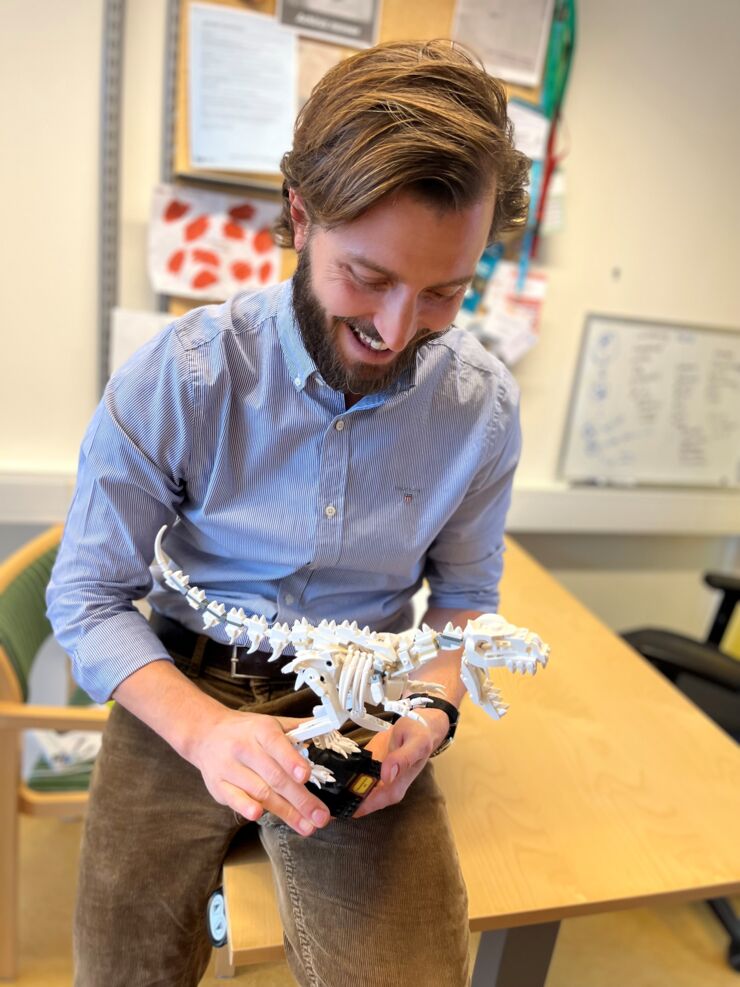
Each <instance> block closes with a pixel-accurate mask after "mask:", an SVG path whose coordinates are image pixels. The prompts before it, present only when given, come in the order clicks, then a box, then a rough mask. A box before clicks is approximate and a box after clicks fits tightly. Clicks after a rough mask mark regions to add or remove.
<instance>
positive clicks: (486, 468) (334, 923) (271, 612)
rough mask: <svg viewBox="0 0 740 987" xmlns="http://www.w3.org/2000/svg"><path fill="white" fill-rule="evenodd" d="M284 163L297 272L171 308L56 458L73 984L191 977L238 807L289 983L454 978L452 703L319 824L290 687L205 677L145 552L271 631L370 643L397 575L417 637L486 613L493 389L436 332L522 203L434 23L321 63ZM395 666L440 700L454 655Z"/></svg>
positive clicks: (497, 408) (506, 141)
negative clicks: (441, 758)
mask: <svg viewBox="0 0 740 987" xmlns="http://www.w3.org/2000/svg"><path fill="white" fill-rule="evenodd" d="M282 170H283V175H284V186H283V212H282V216H281V219H280V222H279V224H278V229H277V231H276V236H277V238H278V240H279V242H280V243H281V244H282V245H284V246H293V247H295V249H296V251H297V253H298V258H299V259H298V268H297V271H296V274H295V276H294V277H293V278H292V280H291V281H288V282H285V283H283V284H280V285H278V286H276V287H274V288H269V289H267V290H265V291H261V292H258V293H247V292H244V293H241V294H238V295H237V296H235V297H234V298H232V299H231V300H230V301H228V302H226V303H225V304H223V305H218V306H206V307H204V308H200V309H196V310H194V311H192V312H190V313H189V314H187V315H186V316H184V317H182V318H180V319H177V320H175V321H174V322H173V323H172V324H171V325H170V326H169V327H168V328H166V329H165V330H164V331H163V332H162V333H161V334H160V335H158V336H157V337H156V338H154V339H153V340H152V341H151V342H150V343H148V344H147V345H146V346H144V347H143V348H142V349H141V350H140V351H139V352H138V353H137V354H136V355H135V356H134V357H133V358H132V359H131V360H130V361H129V362H128V363H127V364H126V365H125V366H124V367H123V368H122V369H121V370H120V371H119V372H117V373H116V374H115V375H114V376H113V377H112V379H111V380H110V382H109V384H108V386H107V388H106V391H105V395H104V397H103V399H102V401H101V404H100V406H99V407H98V409H97V411H96V413H95V416H94V418H93V421H92V423H91V425H90V427H89V430H88V432H87V434H86V436H85V439H84V442H83V445H82V452H81V458H80V468H79V475H78V482H77V489H76V493H75V496H74V500H73V503H72V506H71V509H70V513H69V517H68V519H67V524H66V529H65V534H64V539H63V542H62V546H61V550H60V554H59V558H58V561H57V564H56V567H55V569H54V573H53V578H52V582H51V585H50V588H49V594H48V599H49V613H50V617H51V619H52V622H53V625H54V627H55V632H56V634H57V636H58V638H59V640H60V641H61V642H62V644H63V646H64V647H65V648H66V649H67V650H68V652H69V654H70V655H71V658H72V663H73V668H74V673H75V676H76V678H77V680H78V682H79V683H80V684H81V685H82V686H83V687H84V688H85V689H86V690H87V691H88V693H89V694H90V695H91V696H92V697H93V698H94V699H96V700H98V701H105V700H107V699H109V698H110V697H111V696H112V697H113V698H114V699H115V700H116V705H115V706H114V708H113V710H112V715H111V717H110V721H109V724H108V727H107V730H106V733H105V737H104V742H103V749H102V752H101V754H100V756H99V759H98V762H97V765H96V770H95V776H94V780H93V785H92V791H91V802H90V808H89V813H88V818H87V822H86V828H85V836H84V841H83V853H82V862H81V870H80V882H79V889H78V903H77V910H76V917H75V961H76V983H77V984H78V985H85V987H87V985H89V987H92V985H100V984H105V985H106V987H111V985H115V984H121V985H125V987H132V985H134V984H137V985H139V984H141V985H144V984H148V985H154V984H157V985H163V984H172V985H175V984H177V985H186V984H187V985H189V984H196V983H197V982H198V980H199V979H200V978H201V976H202V975H203V972H204V970H205V967H206V965H207V962H208V958H209V954H210V943H209V941H208V938H207V935H206V930H205V923H204V912H205V903H206V901H207V899H208V896H209V894H210V892H211V891H212V890H213V888H214V887H215V886H216V884H217V883H218V880H219V874H220V869H221V865H222V862H223V859H224V856H225V854H226V852H227V850H228V847H229V845H230V843H231V842H232V840H233V839H234V837H235V836H236V835H237V834H238V833H239V832H240V831H241V830H242V829H243V828H244V827H245V826H248V825H251V824H253V823H255V822H256V823H258V826H257V827H255V828H256V829H258V831H259V837H260V839H261V840H262V842H263V844H264V846H265V849H266V850H267V853H268V854H269V857H270V860H271V862H272V865H273V869H274V874H275V880H276V884H277V888H278V900H279V905H280V911H281V916H282V920H283V924H284V928H285V946H286V952H287V959H288V962H289V964H290V967H291V970H292V971H293V974H294V976H295V978H296V980H297V981H298V982H299V983H300V984H302V985H312V987H317V985H327V987H329V985H332V987H346V985H347V984H350V983H356V984H359V985H362V987H381V985H390V984H395V983H398V979H399V969H403V970H407V971H413V976H414V978H415V979H416V980H418V982H420V983H423V984H434V985H437V987H447V985H450V987H458V985H463V984H465V983H466V979H467V947H468V928H467V903H466V895H465V888H464V885H463V882H462V878H461V875H460V872H459V867H458V863H457V857H456V853H455V849H454V845H453V842H452V839H451V835H450V830H449V825H448V822H447V818H446V814H445V809H444V803H443V799H442V796H441V794H440V792H439V790H438V788H437V786H436V784H435V781H434V774H433V770H432V767H431V765H430V763H429V759H430V757H431V756H432V755H433V754H434V753H435V751H436V750H437V749H438V748H439V747H441V746H442V745H443V744H444V743H445V741H446V739H447V737H448V735H449V733H450V727H451V723H450V720H451V716H450V713H449V712H446V711H444V710H443V709H441V708H433V707H429V708H424V709H421V710H420V716H421V717H422V719H423V721H424V722H423V723H420V722H414V721H413V720H411V719H408V718H402V719H400V720H399V721H398V722H397V723H396V724H395V725H394V726H393V727H392V728H391V729H389V730H386V731H384V732H382V733H379V734H376V735H373V736H372V737H370V738H369V739H368V738H367V737H365V738H364V740H365V741H367V747H368V749H369V750H370V751H371V753H372V754H373V756H374V757H375V758H376V759H377V760H379V761H381V762H382V770H381V781H380V783H379V784H378V785H377V786H376V788H375V789H374V790H373V791H372V792H371V793H370V795H368V797H367V798H366V800H365V801H364V802H363V803H362V805H361V807H360V808H359V809H358V811H357V812H356V814H355V816H354V818H350V819H334V818H330V816H329V813H328V811H327V809H326V806H325V805H324V804H323V802H322V801H321V800H320V799H318V798H317V797H316V795H315V794H314V791H315V790H314V791H312V789H311V787H310V786H309V787H306V785H305V782H306V781H307V778H308V773H309V767H308V764H307V762H306V760H305V759H304V758H303V757H302V756H301V755H300V754H299V753H298V752H297V750H296V749H295V747H294V746H293V745H292V744H291V743H290V742H289V740H288V739H287V738H286V736H285V733H286V731H288V730H290V729H291V728H292V727H294V726H296V725H298V724H299V723H301V722H304V721H305V719H306V718H308V717H310V716H311V709H312V706H313V704H314V703H315V696H314V695H313V693H310V692H307V691H306V690H301V691H299V692H294V691H293V687H292V682H291V681H290V680H289V679H288V677H286V676H284V675H281V673H280V668H279V667H278V668H277V669H276V668H275V667H274V666H273V665H268V664H267V656H266V655H265V654H261V653H260V652H257V653H256V654H252V655H247V654H245V653H244V652H246V649H241V650H242V652H243V653H242V654H240V659H241V661H240V671H241V673H242V675H241V677H239V678H233V677H232V676H231V674H230V671H229V669H230V657H231V647H230V646H229V645H228V643H227V640H226V635H225V631H224V628H223V627H221V626H217V627H214V628H212V629H210V630H209V631H208V634H207V635H206V634H204V633H203V629H202V626H201V623H200V615H199V614H198V613H196V612H194V611H193V610H192V609H191V608H190V607H189V606H188V604H187V602H186V600H185V599H184V598H183V597H182V596H178V595H176V594H174V593H172V592H171V591H169V590H167V589H166V588H165V587H164V586H163V584H162V577H161V573H160V572H159V571H158V569H157V568H156V567H153V568H152V569H151V571H150V568H149V566H150V562H151V556H152V546H153V543H154V539H155V535H156V532H157V531H158V529H159V528H160V527H161V526H162V525H164V524H171V523H172V522H174V521H176V524H175V526H174V528H172V530H171V532H170V534H169V536H168V540H167V550H168V552H171V554H172V555H173V557H174V558H176V559H177V560H178V563H179V564H180V565H182V566H183V568H184V569H185V570H186V571H187V572H188V573H189V574H190V575H191V577H192V579H193V581H194V582H195V583H197V584H198V586H200V587H203V588H204V589H206V591H207V593H208V596H210V597H216V598H218V599H219V600H220V601H222V602H224V603H225V604H226V605H227V606H229V605H234V606H237V607H238V606H241V607H243V608H244V609H245V610H246V611H247V612H253V613H256V614H262V615H264V617H265V618H266V619H267V621H268V622H269V623H272V622H274V621H286V622H288V623H292V622H293V621H294V620H296V619H299V618H301V617H306V618H307V619H308V620H309V621H310V622H312V623H318V622H319V621H320V620H321V619H323V618H327V619H335V620H337V621H341V620H344V619H350V620H357V621H358V622H359V623H360V625H365V624H367V625H369V626H370V627H371V628H372V629H373V630H378V631H382V630H385V631H400V630H403V629H405V628H407V627H408V626H409V622H410V620H411V608H410V604H411V599H412V597H413V596H414V594H415V593H416V591H417V590H418V589H419V588H420V586H421V585H422V582H423V581H424V580H427V581H428V584H429V587H430V590H431V596H430V600H429V610H428V612H427V613H426V615H425V618H424V619H425V620H426V622H427V623H429V624H431V625H432V626H434V627H442V626H443V625H444V624H445V623H446V622H447V621H448V620H451V621H452V622H453V623H454V624H460V623H463V624H464V622H465V621H466V620H467V619H468V618H472V617H475V616H477V615H478V614H480V613H482V612H486V611H495V610H496V608H497V603H498V582H499V578H500V574H501V568H502V554H503V529H504V519H505V514H506V510H507V508H508V504H509V500H510V496H511V483H512V476H513V473H514V469H515V466H516V463H517V459H518V456H519V448H520V434H519V425H518V415H517V390H516V386H515V385H514V383H513V381H512V379H511V377H510V375H509V374H508V373H507V371H506V370H505V368H504V367H503V366H502V365H501V364H500V363H499V362H498V361H496V360H495V359H494V358H493V357H492V356H490V355H489V354H488V353H487V352H486V351H485V350H484V349H483V348H482V347H481V346H480V345H479V344H478V343H477V342H476V341H475V340H474V339H473V338H471V337H470V336H469V335H467V334H466V333H464V332H462V331H460V330H458V329H456V328H454V326H453V322H454V319H455V316H456V313H457V311H458V309H459V307H460V304H461V302H462V299H463V296H464V294H465V289H466V286H467V285H468V284H469V282H470V281H471V279H472V277H473V275H474V272H475V268H476V262H477V261H478V258H479V257H480V255H481V253H482V251H483V250H484V249H485V247H486V245H487V244H489V243H491V242H492V241H493V240H495V239H496V238H497V237H498V236H499V234H500V233H501V231H502V230H504V229H507V228H511V227H514V226H517V225H521V224H522V223H523V222H524V219H525V216H526V208H527V198H526V192H525V191H524V187H525V184H526V174H527V161H526V159H525V158H524V156H523V155H521V154H520V153H518V152H517V151H516V150H515V149H514V147H513V141H512V130H511V125H510V123H509V122H508V120H507V116H506V98H505V93H504V90H503V87H502V86H501V85H500V84H499V83H497V82H496V81H495V80H493V79H491V78H490V77H489V76H488V75H487V74H486V73H485V72H484V71H483V69H482V68H481V67H480V66H479V65H478V64H477V63H476V62H475V60H474V59H473V58H471V57H470V56H469V55H468V54H467V53H465V52H464V51H463V50H461V49H460V48H459V47H457V46H455V45H453V44H452V43H450V42H444V41H440V42H429V43H393V44H388V45H380V46H378V47H376V48H373V49H369V50H367V51H363V52H361V53H358V54H356V55H354V56H353V57H351V58H349V59H347V60H346V61H344V62H342V63H340V64H339V65H338V66H337V67H336V68H334V69H333V70H332V71H331V72H329V73H328V75H327V76H325V78H324V79H323V80H322V81H321V82H320V83H319V85H318V86H317V87H316V89H315V90H314V92H313V94H312V96H311V98H310V100H309V101H308V103H307V104H306V106H305V107H304V109H303V110H302V112H301V114H300V116H299V118H298V120H297V123H296V128H295V140H294V145H293V149H292V150H291V151H290V152H288V153H287V154H286V155H285V157H284V159H283V163H282ZM145 596H147V597H148V600H149V603H150V604H151V608H152V617H151V620H150V621H147V620H145V619H144V617H142V616H141V614H140V613H139V612H138V611H137V610H136V608H135V607H134V606H133V601H134V600H137V599H140V598H142V597H145ZM245 675H246V677H244V676H245ZM424 677H425V679H428V680H433V681H435V682H438V683H440V684H441V685H443V686H444V687H445V689H446V695H447V700H448V702H449V703H451V704H453V705H454V706H457V705H459V703H460V700H461V698H462V693H463V687H462V685H461V683H460V679H459V654H458V653H455V652H445V653H444V654H443V656H442V657H440V658H438V659H436V660H435V661H434V662H433V663H432V664H430V665H428V666H425V669H424ZM450 756H454V755H450Z"/></svg>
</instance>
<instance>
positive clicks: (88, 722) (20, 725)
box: [0, 702, 110, 730]
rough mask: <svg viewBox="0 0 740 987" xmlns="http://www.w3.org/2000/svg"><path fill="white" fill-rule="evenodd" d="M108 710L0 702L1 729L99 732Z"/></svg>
mask: <svg viewBox="0 0 740 987" xmlns="http://www.w3.org/2000/svg"><path fill="white" fill-rule="evenodd" d="M109 712H110V711H109V710H108V709H98V708H97V707H94V706H93V707H90V706H34V705H31V704H29V703H13V702H0V730H102V729H103V728H104V727H105V723H106V721H107V719H108V714H109Z"/></svg>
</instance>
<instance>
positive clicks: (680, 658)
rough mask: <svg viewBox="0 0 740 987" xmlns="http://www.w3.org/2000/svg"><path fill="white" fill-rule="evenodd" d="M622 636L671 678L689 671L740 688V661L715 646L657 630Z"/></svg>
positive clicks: (646, 629) (727, 687)
mask: <svg viewBox="0 0 740 987" xmlns="http://www.w3.org/2000/svg"><path fill="white" fill-rule="evenodd" d="M622 637H623V638H624V640H625V641H626V642H627V644H629V645H631V646H632V647H633V648H634V649H635V651H639V653H640V654H641V655H642V656H643V657H644V658H647V659H648V661H650V662H652V663H654V664H655V665H657V666H658V668H660V670H661V671H663V672H666V674H668V675H669V677H670V678H675V674H677V673H679V672H688V673H689V674H691V675H696V676H697V677H698V678H701V679H705V680H706V681H708V682H712V683H714V684H715V685H720V686H723V687H724V688H726V689H735V690H738V689H740V662H738V661H735V660H734V659H733V658H729V657H728V656H727V655H723V654H722V652H721V651H719V650H718V649H717V648H715V647H714V646H713V645H711V644H703V643H701V642H699V641H694V640H693V639H692V638H690V637H684V636H683V635H682V634H673V633H672V632H671V631H663V630H658V629H657V628H653V627H641V628H640V629H639V630H634V631H627V632H626V633H625V634H623V635H622ZM671 672H673V673H674V674H670V673H671Z"/></svg>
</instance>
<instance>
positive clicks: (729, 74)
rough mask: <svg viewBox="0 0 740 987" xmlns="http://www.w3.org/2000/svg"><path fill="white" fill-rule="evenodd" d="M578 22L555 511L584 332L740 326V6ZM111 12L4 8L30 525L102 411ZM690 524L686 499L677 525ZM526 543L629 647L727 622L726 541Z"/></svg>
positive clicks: (10, 334) (545, 455)
mask: <svg viewBox="0 0 740 987" xmlns="http://www.w3.org/2000/svg"><path fill="white" fill-rule="evenodd" d="M386 2H387V3H393V2H401V0H386ZM578 7H579V28H578V49H577V54H576V59H575V65H574V69H573V73H572V77H571V84H570V90H569V94H568V100H567V106H566V113H565V120H564V127H563V130H562V137H561V142H562V143H563V144H564V145H566V146H567V147H568V148H569V153H568V157H567V159H566V164H565V168H566V175H567V183H568V200H567V206H566V217H567V225H566V228H565V230H564V232H563V233H561V234H558V235H557V236H554V237H552V238H551V240H550V241H549V242H548V243H547V244H546V247H545V251H544V259H545V260H546V261H547V267H548V271H549V273H550V289H549V296H548V299H547V304H546V309H545V316H544V323H543V327H542V340H541V343H540V345H539V347H538V348H537V349H536V350H535V351H533V353H532V354H531V355H529V356H528V357H527V358H526V359H525V360H524V361H523V362H522V363H521V364H520V365H519V366H518V367H517V368H516V372H517V376H518V378H519V380H520V383H521V385H522V391H523V422H524V431H525V449H524V456H523V461H522V465H521V468H520V472H519V478H518V486H519V488H520V489H531V488H536V489H539V490H542V491H544V496H545V497H546V496H547V491H549V490H550V489H556V488H557V485H558V480H557V476H556V464H557V458H558V453H559V449H560V444H561V440H562V430H563V427H564V423H565V417H566V413H567V405H568V400H569V395H570V388H571V383H572V375H573V372H574V369H575V363H576V356H577V352H578V345H579V339H580V333H581V329H582V326H583V319H584V315H585V313H586V312H588V311H599V312H611V313H615V314H620V315H626V316H645V317H649V318H655V319H666V320H670V319H675V320H678V321H688V322H697V323H703V324H706V325H713V326H720V327H723V326H724V327H732V326H734V327H740V291H739V290H738V286H737V274H736V270H737V268H738V261H740V236H739V235H738V230H739V229H740V197H738V196H737V194H736V179H735V171H736V162H737V161H738V160H740V128H739V127H738V122H737V119H738V118H737V111H736V93H737V92H738V90H740V63H738V60H737V58H736V55H735V53H734V39H736V38H737V37H738V35H739V34H740V3H737V2H736V0H707V2H705V3H704V4H701V5H699V4H696V3H695V2H693V0H651V2H650V3H645V2H643V0H623V2H619V3H616V2H614V0H580V2H579V3H578ZM102 9H103V3H102V0H65V2H64V3H51V2H49V0H46V2H43V0H4V2H3V3H2V4H0V128H1V130H2V133H3V143H4V145H5V147H8V146H10V147H11V148H12V149H13V153H11V154H8V153H7V151H6V152H5V153H3V154H2V155H1V156H0V190H2V193H1V194H2V196H3V218H4V236H3V237H2V238H1V239H0V278H2V284H1V285H0V287H1V289H2V297H3V299H4V301H5V309H4V313H3V320H2V333H3V338H4V340H7V343H6V346H5V347H4V353H5V358H4V361H3V375H2V376H3V386H2V388H0V423H2V424H0V428H1V429H2V442H1V443H0V499H1V498H2V497H3V490H5V496H6V497H8V496H9V494H8V491H13V490H18V489H22V490H26V486H24V484H27V483H28V482H33V478H34V476H35V475H37V474H38V475H39V483H38V484H37V485H36V486H34V487H33V491H32V492H33V496H29V497H28V504H29V508H28V516H27V517H19V512H18V510H17V509H16V510H15V513H13V515H12V516H13V519H14V520H23V521H28V522H34V521H37V520H43V519H45V518H46V516H48V514H49V512H50V511H51V513H61V511H63V506H62V505H63V502H64V499H65V498H66V496H67V491H66V487H64V482H67V480H68V478H71V477H72V475H73V473H74V469H75V462H76V457H77V449H78V446H79V441H80V438H81V435H82V432H83V430H84V427H85V423H86V421H87V420H88V418H89V416H90V414H91V413H92V410H93V407H94V404H95V401H96V398H97V353H96V347H97V325H96V308H95V306H96V290H97V268H96V264H97V247H96V234H97V228H96V221H97V163H98V118H97V114H98V99H99V94H98V90H99V80H100V43H101V37H102ZM164 16H165V0H128V3H127V15H126V48H125V66H124V68H125V100H124V106H123V121H124V133H123V180H122V186H121V265H120V301H121V303H122V304H124V305H126V306H128V307H132V308H142V307H143V308H146V307H151V306H152V305H153V303H154V298H153V295H152V292H151V290H150V288H149V286H148V283H147V278H146V270H145V259H146V251H145V246H146V240H145V237H146V222H147V215H148V202H149V194H150V189H151V186H152V185H153V183H154V182H156V181H157V180H158V178H159V155H160V113H161V92H162V69H163V52H164ZM5 135H9V137H10V141H7V140H6V139H5ZM58 478H59V479H60V483H62V486H61V487H59V484H57V486H56V487H55V490H56V498H57V499H56V500H54V499H53V498H52V494H51V493H49V495H48V497H46V501H45V500H44V498H45V496H46V495H45V493H44V490H45V489H46V488H45V487H44V484H48V485H49V487H51V486H53V485H54V484H56V482H57V479H58ZM65 478H66V479H65ZM4 481H6V482H5V486H4ZM42 481H43V482H42ZM13 484H15V486H13ZM29 489H30V488H29ZM60 491H61V492H60ZM19 496H20V495H19ZM24 503H25V501H24ZM44 503H46V504H47V507H46V508H45V510H46V513H44V510H43V509H42V505H43V504H44ZM50 504H52V505H53V506H51V507H49V506H48V505H50ZM670 504H671V497H670V496H669V495H668V494H666V510H670ZM706 509H707V510H711V507H710V502H709V501H707V507H706ZM574 510H575V508H574ZM20 513H21V514H22V513H23V511H22V510H21V512H20ZM697 513H698V514H699V515H701V513H702V510H701V509H700V510H699V511H698V512H697ZM739 513H740V512H739ZM2 520H6V521H7V520H8V516H5V517H3V514H2V506H1V500H0V521H2ZM574 520H575V519H574ZM700 521H701V518H700V517H698V518H697V525H698V527H699V528H700V527H701V525H700ZM524 540H525V541H526V544H527V546H528V547H529V548H530V549H532V550H533V551H535V553H536V554H538V555H539V556H540V557H541V558H542V559H543V561H545V562H546V563H547V564H548V565H549V566H550V568H552V569H553V571H555V572H556V573H557V574H558V575H559V576H560V577H561V578H563V579H564V581H565V582H566V583H568V584H569V585H570V586H571V587H572V588H573V589H574V590H575V591H576V592H577V593H578V594H579V595H580V596H581V597H582V598H583V599H585V600H586V601H587V602H588V603H589V604H590V605H591V606H592V607H593V608H594V609H595V610H596V611H597V612H598V613H600V614H601V615H602V616H603V617H604V618H605V619H606V620H607V621H609V622H610V623H611V624H612V625H613V626H617V627H618V626H626V625H628V624H633V623H637V622H640V621H642V620H643V618H648V617H650V616H652V615H653V614H654V615H655V617H656V618H657V619H660V620H663V621H665V622H670V623H673V624H674V625H676V626H679V627H682V628H684V629H686V630H689V631H693V632H697V633H698V632H699V631H700V630H701V629H702V627H703V624H704V622H705V618H706V614H707V610H708V606H709V597H708V596H707V595H705V594H704V593H703V592H702V591H700V590H699V588H698V587H699V573H700V570H701V569H702V568H704V567H705V566H707V565H724V566H733V565H734V566H738V565H740V559H739V558H738V550H737V543H736V542H731V541H729V540H728V539H726V538H720V537H712V538H709V537H698V536H693V537H686V538H675V537H672V536H671V537H650V536H646V535H641V536H639V537H629V536H620V537H615V536H613V535H612V536H609V535H593V534H591V535H586V534H575V535H574V534H572V533H569V534H562V535H558V534H552V533H550V534H531V535H527V536H526V537H525V539H524Z"/></svg>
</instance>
